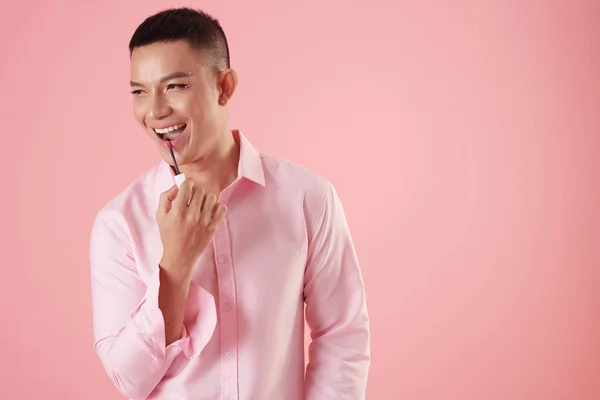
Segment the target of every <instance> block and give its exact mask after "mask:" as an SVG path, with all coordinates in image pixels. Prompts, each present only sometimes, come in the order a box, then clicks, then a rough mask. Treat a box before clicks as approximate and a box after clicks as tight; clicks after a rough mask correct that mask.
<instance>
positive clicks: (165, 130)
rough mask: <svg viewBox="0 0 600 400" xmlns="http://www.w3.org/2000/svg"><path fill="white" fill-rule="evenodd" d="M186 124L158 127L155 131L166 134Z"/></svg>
mask: <svg viewBox="0 0 600 400" xmlns="http://www.w3.org/2000/svg"><path fill="white" fill-rule="evenodd" d="M184 126H185V124H179V125H173V126H170V127H168V128H165V129H156V128H155V129H154V131H155V132H156V133H160V134H161V135H162V134H165V133H169V132H173V131H176V130H177V129H179V128H183V127H184Z"/></svg>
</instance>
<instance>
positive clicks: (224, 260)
mask: <svg viewBox="0 0 600 400" xmlns="http://www.w3.org/2000/svg"><path fill="white" fill-rule="evenodd" d="M219 262H220V263H221V264H225V263H226V262H227V257H225V256H221V257H219Z"/></svg>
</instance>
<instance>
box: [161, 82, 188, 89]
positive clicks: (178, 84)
mask: <svg viewBox="0 0 600 400" xmlns="http://www.w3.org/2000/svg"><path fill="white" fill-rule="evenodd" d="M188 87H190V85H187V84H185V83H169V84H168V85H167V89H171V88H181V89H187V88H188Z"/></svg>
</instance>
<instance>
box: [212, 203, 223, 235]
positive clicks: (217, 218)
mask: <svg viewBox="0 0 600 400" xmlns="http://www.w3.org/2000/svg"><path fill="white" fill-rule="evenodd" d="M226 214H227V206H226V205H225V204H223V203H217V205H216V206H215V211H214V215H213V218H212V220H211V221H210V223H209V224H208V226H209V227H210V228H211V229H215V230H216V229H218V228H219V226H220V225H221V222H223V219H225V215H226Z"/></svg>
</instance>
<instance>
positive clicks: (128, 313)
mask: <svg viewBox="0 0 600 400" xmlns="http://www.w3.org/2000/svg"><path fill="white" fill-rule="evenodd" d="M111 217H112V218H111ZM130 237H131V235H128V234H127V224H126V222H125V221H123V220H120V219H119V218H116V217H115V216H114V215H110V214H109V215H106V214H105V213H103V212H102V211H101V212H99V213H98V215H97V216H96V218H95V220H94V224H93V227H92V233H91V240H90V266H91V281H92V282H91V283H92V307H93V326H94V347H95V351H96V353H97V355H98V356H99V358H100V360H101V361H102V364H103V366H104V369H105V370H106V372H107V373H108V375H109V376H110V378H111V379H112V381H113V383H114V384H115V386H116V387H117V389H118V390H119V391H120V392H121V393H122V394H123V395H124V396H126V397H128V398H130V399H134V400H135V399H146V398H147V397H148V396H149V395H150V393H151V392H152V391H153V390H154V388H155V387H156V386H157V385H158V383H159V382H160V381H161V379H162V378H163V377H164V375H165V373H166V371H167V370H168V368H169V366H170V365H171V364H172V362H173V360H174V359H175V358H176V357H178V356H185V357H188V358H192V357H197V356H198V355H199V354H200V352H201V351H202V349H203V348H204V347H205V346H206V344H207V343H208V341H209V340H210V338H211V337H212V334H213V332H214V330H215V327H216V322H217V316H216V307H215V300H214V298H213V297H212V295H211V294H210V293H208V292H207V291H206V290H204V289H203V288H201V287H200V286H198V285H197V284H195V283H194V282H192V283H191V286H190V290H189V294H188V299H187V306H186V313H185V317H184V324H183V326H182V332H181V337H180V339H178V340H177V341H175V342H173V343H171V344H170V345H168V346H166V339H165V323H164V317H163V314H162V312H161V310H160V308H159V305H158V294H159V290H160V269H159V266H158V265H152V266H148V265H138V264H137V263H136V260H135V258H134V255H133V251H132V248H133V247H132V246H131V239H130ZM141 270H143V271H147V272H148V273H147V274H146V275H147V276H149V278H148V279H147V280H144V279H143V278H142V274H140V273H139V271H141Z"/></svg>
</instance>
